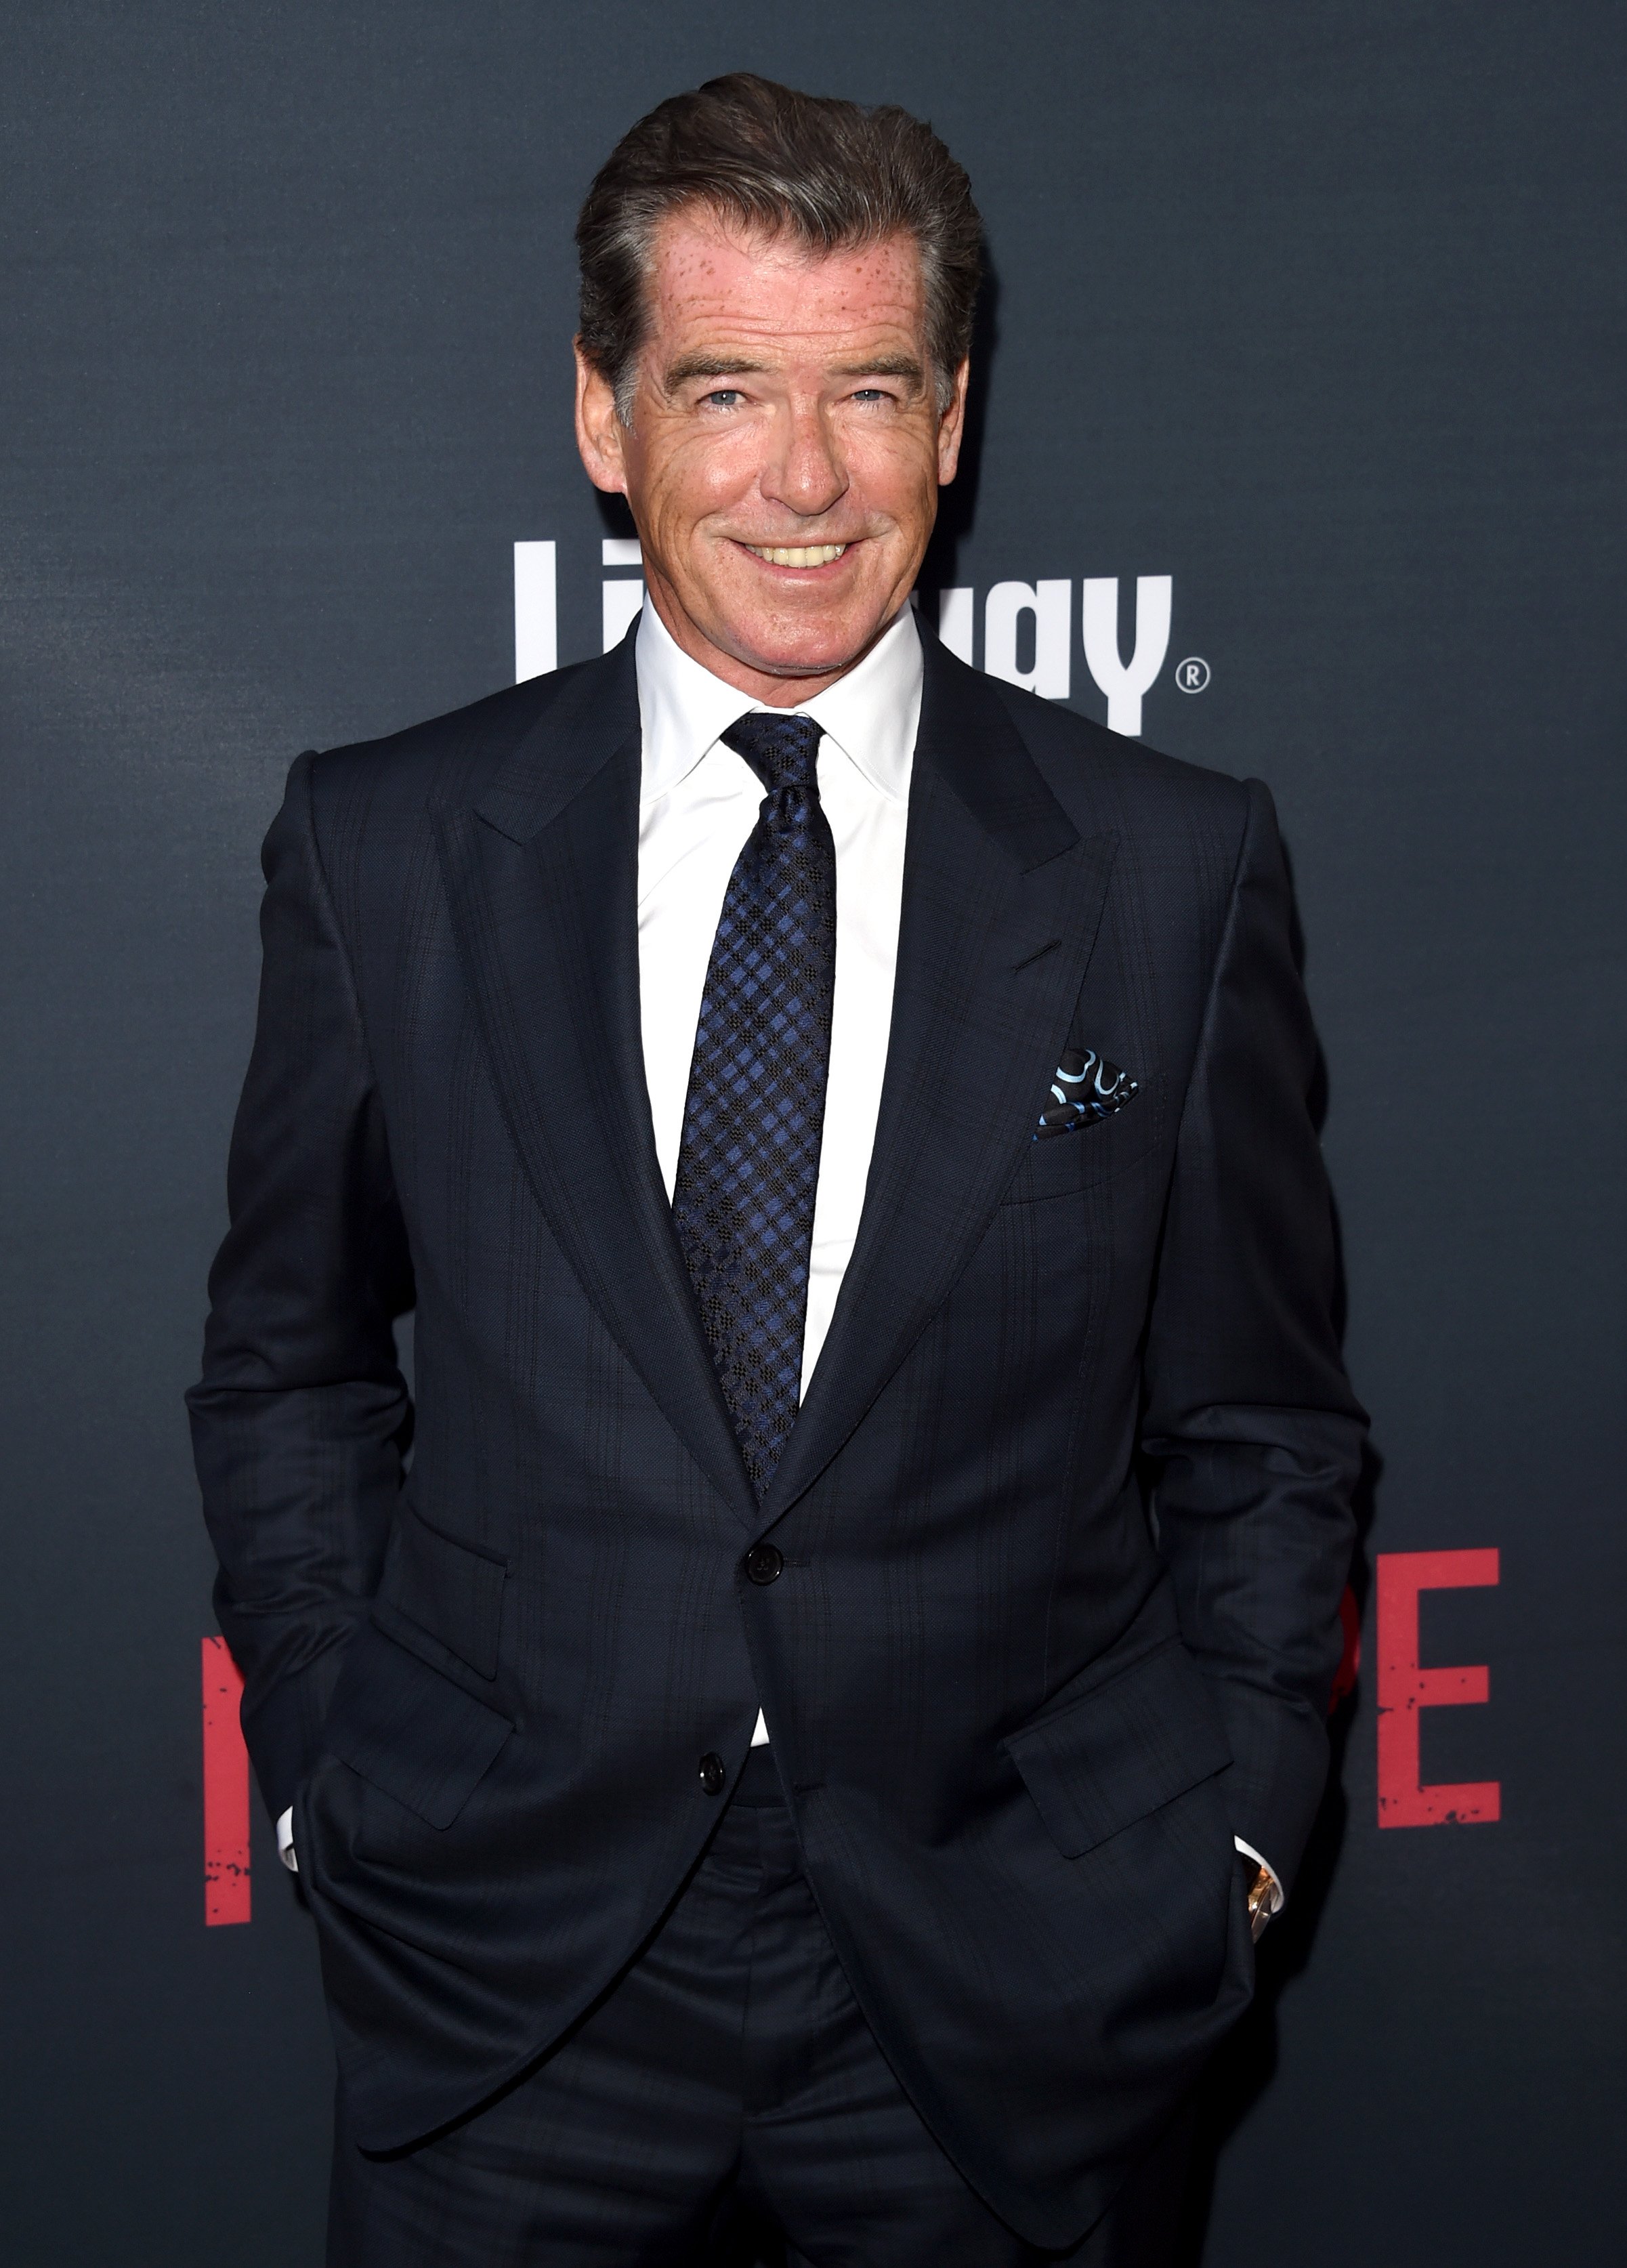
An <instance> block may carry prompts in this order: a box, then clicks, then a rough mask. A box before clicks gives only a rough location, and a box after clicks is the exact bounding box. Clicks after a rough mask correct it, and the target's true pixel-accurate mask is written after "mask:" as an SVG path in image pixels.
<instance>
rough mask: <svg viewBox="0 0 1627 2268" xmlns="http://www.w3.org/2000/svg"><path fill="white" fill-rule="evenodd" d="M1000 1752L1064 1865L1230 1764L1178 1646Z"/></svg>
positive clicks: (1157, 1651)
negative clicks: (1022, 1784) (1015, 1773)
mask: <svg viewBox="0 0 1627 2268" xmlns="http://www.w3.org/2000/svg"><path fill="white" fill-rule="evenodd" d="M1003 1745H1004V1747H1005V1751H1006V1753H1007V1755H1008V1756H1010V1757H1011V1759H1012V1763H1013V1764H1015V1765H1016V1767H1017V1769H1018V1771H1020V1773H1021V1774H1022V1777H1023V1780H1024V1782H1025V1784H1026V1785H1027V1790H1028V1793H1029V1794H1030V1795H1031V1796H1032V1797H1033V1798H1034V1802H1035V1804H1036V1805H1037V1806H1038V1808H1039V1813H1040V1816H1041V1818H1042V1819H1043V1820H1044V1822H1045V1824H1046V1826H1047V1827H1048V1828H1049V1830H1050V1832H1051V1835H1052V1837H1054V1838H1055V1841H1056V1847H1057V1848H1058V1850H1060V1851H1061V1852H1062V1854H1063V1856H1064V1858H1067V1859H1077V1858H1080V1857H1082V1856H1083V1854H1084V1853H1085V1852H1086V1851H1093V1850H1094V1849H1095V1847H1096V1845H1097V1844H1099V1843H1105V1842H1106V1841H1107V1839H1108V1836H1110V1835H1116V1834H1117V1833H1118V1831H1119V1830H1120V1829H1121V1828H1123V1827H1128V1826H1130V1824H1131V1823H1132V1822H1134V1821H1135V1820H1137V1819H1145V1817H1146V1815H1147V1814H1148V1813H1149V1812H1152V1811H1157V1810H1159V1809H1160V1808H1161V1807H1162V1806H1163V1805H1164V1804H1166V1803H1171V1802H1173V1801H1174V1799H1175V1797H1176V1796H1178V1795H1183V1794H1184V1793H1186V1791H1187V1789H1188V1788H1189V1787H1195V1786H1196V1785H1197V1783H1198V1782H1199V1781H1200V1780H1204V1779H1208V1778H1211V1777H1212V1776H1213V1774H1214V1773H1216V1772H1218V1771H1225V1770H1226V1766H1227V1765H1228V1764H1230V1763H1231V1761H1232V1752H1231V1750H1230V1749H1228V1748H1227V1746H1226V1734H1225V1733H1224V1731H1223V1730H1222V1729H1221V1725H1220V1719H1219V1717H1218V1713H1217V1712H1216V1709H1215V1705H1214V1703H1213V1702H1212V1701H1211V1699H1210V1697H1209V1693H1208V1690H1207V1688H1206V1687H1205V1685H1204V1680H1203V1675H1202V1673H1201V1672H1200V1671H1199V1669H1198V1668H1197V1666H1196V1663H1195V1662H1194V1661H1193V1660H1192V1658H1191V1656H1190V1655H1189V1653H1188V1652H1187V1650H1186V1648H1185V1646H1182V1643H1181V1641H1180V1640H1179V1638H1172V1639H1168V1640H1167V1641H1166V1642H1165V1643H1164V1644H1163V1645H1161V1646H1155V1647H1154V1648H1153V1650H1152V1653H1145V1654H1143V1655H1142V1657H1141V1658H1140V1660H1139V1661H1133V1662H1131V1663H1130V1665H1129V1667H1128V1668H1124V1669H1122V1670H1120V1671H1119V1672H1118V1674H1117V1675H1116V1676H1115V1677H1113V1678H1110V1679H1109V1680H1108V1683H1106V1684H1105V1685H1100V1686H1095V1687H1093V1688H1092V1689H1091V1690H1088V1691H1087V1692H1085V1693H1082V1694H1081V1695H1080V1696H1079V1698H1078V1699H1077V1700H1074V1701H1071V1702H1069V1703H1068V1704H1067V1705H1065V1706H1064V1708H1062V1709H1059V1710H1058V1711H1056V1713H1055V1714H1054V1715H1052V1716H1049V1717H1042V1718H1041V1719H1039V1720H1038V1722H1037V1723H1034V1724H1032V1725H1025V1726H1024V1727H1022V1729H1021V1730H1020V1732H1016V1733H1013V1734H1011V1736H1010V1737H1009V1739H1007V1740H1006V1741H1005V1742H1004V1743H1003Z"/></svg>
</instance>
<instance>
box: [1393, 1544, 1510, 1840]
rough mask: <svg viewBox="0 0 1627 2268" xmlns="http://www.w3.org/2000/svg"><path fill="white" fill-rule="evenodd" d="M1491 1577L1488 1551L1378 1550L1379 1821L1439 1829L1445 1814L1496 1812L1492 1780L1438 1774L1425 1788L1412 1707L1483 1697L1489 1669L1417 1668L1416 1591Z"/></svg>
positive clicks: (1470, 1584) (1476, 1816)
mask: <svg viewBox="0 0 1627 2268" xmlns="http://www.w3.org/2000/svg"><path fill="white" fill-rule="evenodd" d="M1497 1580H1498V1555H1497V1553H1496V1552H1495V1551H1494V1550H1492V1551H1380V1554H1379V1569H1378V1609H1379V1610H1378V1656H1379V1824H1380V1827H1440V1826H1443V1825H1445V1824H1446V1823H1447V1822H1448V1821H1452V1820H1456V1821H1461V1822H1465V1823H1467V1822H1469V1821H1475V1820H1477V1821H1490V1820H1493V1819H1497V1818H1498V1817H1500V1815H1501V1813H1502V1808H1503V1786H1502V1782H1501V1781H1500V1780H1495V1779H1482V1780H1439V1781H1437V1782H1435V1783H1434V1784H1433V1785H1432V1786H1428V1787H1425V1786H1423V1785H1421V1783H1420V1780H1419V1778H1418V1772H1419V1749H1418V1721H1419V1716H1420V1712H1422V1711H1424V1710H1425V1709H1452V1708H1456V1707H1459V1706H1461V1705H1462V1704H1464V1703H1466V1702H1477V1701H1486V1700H1489V1699H1490V1698H1491V1671H1490V1670H1489V1669H1488V1668H1486V1667H1485V1665H1484V1664H1483V1663H1476V1664H1475V1665H1474V1666H1473V1667H1472V1668H1455V1669H1424V1668H1420V1667H1419V1665H1418V1594H1419V1593H1420V1592H1422V1591H1455V1590H1465V1589H1476V1588H1479V1587H1481V1586H1483V1585H1484V1586H1490V1585H1491V1584H1494V1583H1496V1581H1497Z"/></svg>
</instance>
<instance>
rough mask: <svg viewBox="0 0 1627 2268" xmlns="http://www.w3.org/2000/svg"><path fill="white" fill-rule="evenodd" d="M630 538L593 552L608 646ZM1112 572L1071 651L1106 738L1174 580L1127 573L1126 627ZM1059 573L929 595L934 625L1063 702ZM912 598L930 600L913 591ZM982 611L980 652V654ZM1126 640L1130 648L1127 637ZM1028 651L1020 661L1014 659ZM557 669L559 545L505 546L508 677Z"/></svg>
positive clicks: (1148, 653)
mask: <svg viewBox="0 0 1627 2268" xmlns="http://www.w3.org/2000/svg"><path fill="white" fill-rule="evenodd" d="M600 565H601V567H602V568H603V569H604V571H605V575H604V582H603V585H602V591H603V600H602V606H603V612H602V629H603V633H604V651H605V652H607V653H608V652H609V651H610V649H611V647H612V646H613V645H618V644H620V643H621V641H622V638H623V637H625V636H626V634H627V628H628V625H629V622H631V621H632V619H633V616H634V615H636V614H637V612H638V609H639V608H640V607H641V606H643V604H644V580H643V578H642V576H641V575H640V574H639V572H638V570H639V568H640V566H641V565H642V561H641V560H640V558H639V553H638V543H637V538H636V537H621V536H607V537H606V538H605V540H604V542H603V544H602V546H601V548H600ZM1119 579H1120V578H1118V577H1117V576H1116V575H1086V576H1085V577H1084V578H1082V579H1081V581H1080V582H1079V585H1078V586H1077V587H1078V590H1079V600H1078V607H1079V650H1080V652H1082V654H1083V658H1084V662H1085V666H1086V670H1087V671H1088V672H1089V674H1090V677H1091V680H1092V681H1093V683H1094V685H1095V686H1096V688H1097V689H1098V691H1100V692H1101V694H1103V695H1104V696H1106V699H1107V703H1108V725H1110V727H1111V728H1112V730H1113V731H1114V732H1115V733H1139V732H1140V730H1141V703H1142V701H1143V699H1144V697H1145V695H1146V694H1147V693H1149V692H1150V691H1151V689H1152V687H1153V685H1154V684H1155V683H1156V682H1157V681H1158V675H1159V672H1160V670H1161V669H1162V668H1163V666H1164V663H1165V660H1166V659H1167V655H1168V652H1169V616H1170V606H1171V600H1172V598H1173V594H1174V578H1172V577H1171V576H1168V575H1137V577H1136V578H1135V584H1134V597H1133V601H1132V603H1131V604H1130V607H1129V608H1126V609H1123V611H1125V612H1128V614H1129V615H1130V620H1129V622H1128V623H1122V622H1121V603H1120V599H1119ZM1075 587H1076V586H1075V585H1074V584H1073V583H1072V582H1071V581H1070V580H1068V579H1066V578H1061V579H1057V580H1048V579H1042V580H1041V581H1038V582H1034V583H997V584H995V585H994V586H993V588H992V589H991V590H990V591H989V592H987V593H985V594H984V597H983V605H982V608H981V609H980V608H979V607H978V603H977V600H978V594H977V593H976V591H975V589H970V588H967V589H961V590H953V591H940V592H939V593H938V630H939V637H941V638H942V639H943V642H944V644H946V646H947V647H948V648H949V650H950V652H952V653H957V654H959V655H960V657H961V660H962V661H965V662H969V663H970V664H971V665H972V666H974V667H978V666H981V667H982V668H983V669H985V670H987V671H988V673H989V674H990V676H991V677H1003V678H1005V681H1007V683H1008V684H1011V685H1022V686H1026V687H1027V689H1028V691H1029V692H1030V693H1037V694H1039V695H1040V696H1041V697H1042V699H1044V700H1047V701H1066V700H1067V699H1068V698H1069V696H1070V695H1071V693H1072V690H1073V682H1074V679H1073V666H1074V655H1075V647H1074V629H1073V624H1074V607H1075V600H1074V591H1075ZM930 603H931V600H930V599H927V598H924V597H923V596H922V594H921V593H917V604H918V605H921V604H928V605H930ZM980 618H981V630H982V638H981V647H982V651H981V652H979V651H978V647H979V643H980V641H979V637H978V631H979V628H980ZM1126 634H1127V637H1128V655H1127V653H1126V646H1125V642H1124V641H1125V636H1126ZM1025 649H1026V651H1027V656H1028V659H1027V664H1026V666H1025V665H1024V664H1023V663H1021V662H1020V660H1019V656H1020V654H1021V653H1023V652H1024V651H1025ZM558 666H559V627H558V546H557V545H556V543H554V542H553V541H548V542H532V543H517V544H516V545H515V546H514V676H515V680H516V681H517V682H518V681H519V680H520V679H522V678H526V677H540V676H541V675H542V674H543V673H544V672H545V671H547V670H550V669H556V668H557V667H558ZM1208 682H1209V665H1208V663H1207V662H1204V661H1202V660H1200V659H1198V658H1197V657H1196V656H1195V655H1194V656H1190V657H1189V659H1187V660H1185V661H1183V662H1181V663H1179V664H1178V665H1177V666H1176V670H1175V683H1176V684H1177V686H1179V688H1180V689H1181V690H1182V692H1183V693H1196V692H1201V691H1202V690H1203V689H1204V686H1206V685H1207V684H1208Z"/></svg>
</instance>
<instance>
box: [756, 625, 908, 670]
mask: <svg viewBox="0 0 1627 2268" xmlns="http://www.w3.org/2000/svg"><path fill="white" fill-rule="evenodd" d="M892 619H893V615H891V614H890V613H878V612H872V610H870V609H868V608H865V609H862V610H860V609H852V610H850V609H846V608H844V609H843V612H842V613H841V615H839V616H836V618H834V619H831V620H828V621H821V620H820V619H818V617H813V618H812V619H810V620H808V621H806V622H795V621H793V622H786V621H785V619H784V616H783V615H781V616H779V617H778V618H777V619H776V620H775V621H773V622H762V621H749V620H740V619H739V618H738V617H737V618H736V620H735V621H733V622H731V623H730V624H729V626H728V627H729V633H730V635H729V643H730V644H731V646H732V648H733V652H735V653H736V654H737V655H738V656H739V658H740V660H742V661H743V662H745V663H746V664H747V666H748V667H749V668H752V669H761V670H762V671H763V672H765V673H766V674H770V675H773V676H777V677H823V676H828V675H829V674H831V673H832V672H834V671H837V670H843V669H845V668H847V666H849V664H850V662H854V661H857V660H858V658H859V656H860V655H861V654H862V653H864V652H865V649H866V648H867V647H868V646H870V645H872V644H873V643H874V641H875V639H876V638H877V637H878V636H879V635H880V632H881V631H882V630H884V629H885V628H886V627H887V624H888V622H891V621H892Z"/></svg>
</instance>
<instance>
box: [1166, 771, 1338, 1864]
mask: <svg viewBox="0 0 1627 2268" xmlns="http://www.w3.org/2000/svg"><path fill="white" fill-rule="evenodd" d="M1247 792H1248V816H1247V821H1246V824H1245V828H1244V831H1243V838H1242V843H1241V847H1240V852H1239V855H1238V861H1237V866H1236V870H1235V873H1234V875H1233V884H1232V895H1231V900H1230V903H1229V905H1228V907H1227V909H1226V920H1225V925H1224V928H1223V931H1222V934H1221V941H1220V946H1219V949H1218V954H1217V955H1216V960H1215V964H1214V969H1213V975H1212V979H1211V988H1210V996H1209V1000H1208V1003H1207V1006H1206V1009H1205V1013H1204V1025H1203V1029H1202V1032H1201V1035H1200V1038H1199V1042H1198V1047H1197V1050H1196V1058H1195V1061H1194V1064H1193V1070H1192V1076H1191V1083H1190V1085H1189V1088H1188V1091H1187V1094H1186V1098H1185V1102H1184V1106H1183V1108H1182V1118H1181V1123H1180V1129H1179V1133H1178V1137H1177V1143H1176V1152H1175V1163H1174V1178H1173V1182H1172V1187H1171V1191H1170V1197H1169V1204H1168V1210H1167V1216H1166V1221H1165V1229H1164V1239H1163V1244H1162V1248H1161V1251H1160V1260H1159V1269H1158V1278H1157V1283H1156V1287H1155V1291H1154V1295H1153V1302H1152V1316H1151V1323H1150V1329H1149V1333H1148V1339H1147V1349H1146V1356H1145V1388H1146V1399H1145V1418H1144V1425H1143V1435H1142V1440H1143V1447H1144V1449H1145V1452H1146V1454H1148V1456H1149V1457H1150V1458H1151V1459H1152V1463H1153V1469H1154V1472H1155V1476H1156V1479H1155V1488H1154V1495H1153V1504H1154V1509H1155V1517H1156V1522H1157V1528H1158V1539H1159V1546H1160V1550H1161V1552H1162V1554H1163V1556H1164V1558H1165V1560H1166V1562H1167V1565H1168V1566H1169V1567H1170V1569H1171V1571H1172V1573H1173V1576H1174V1587H1175V1594H1176V1600H1177V1604H1178V1608H1179V1613H1180V1618H1181V1627H1182V1636H1183V1638H1184V1639H1185V1641H1186V1644H1187V1646H1189V1649H1190V1650H1191V1653H1192V1654H1193V1656H1194V1658H1195V1660H1196V1662H1197V1664H1198V1667H1199V1668H1200V1669H1201V1670H1202V1671H1203V1672H1204V1675H1205V1676H1206V1677H1207V1678H1208V1680H1209V1681H1210V1686H1211V1692H1212V1693H1213V1695H1214V1697H1215V1699H1216V1701H1217V1703H1218V1706H1219V1709H1220V1712H1221V1715H1222V1717H1223V1719H1224V1720H1225V1724H1226V1732H1227V1736H1228V1739H1229V1742H1230V1745H1231V1749H1232V1755H1233V1767H1232V1770H1231V1771H1230V1772H1229V1773H1228V1774H1227V1775H1226V1781H1225V1782H1224V1783H1223V1785H1224V1786H1226V1789H1227V1792H1228V1800H1229V1803H1230V1807H1231V1811H1232V1824H1233V1830H1234V1832H1235V1833H1236V1834H1237V1835H1238V1836H1240V1837H1242V1838H1243V1839H1244V1841H1246V1842H1247V1843H1248V1844H1249V1845H1252V1846H1253V1847H1254V1849H1255V1850H1256V1851H1259V1852H1263V1854H1264V1856H1265V1858H1266V1859H1267V1860H1268V1862H1269V1864H1270V1867H1272V1869H1273V1870H1274V1871H1275V1872H1276V1874H1277V1876H1278V1878H1279V1880H1280V1881H1282V1882H1283V1883H1284V1885H1285V1887H1292V1879H1293V1875H1294V1873H1295V1871H1296V1870H1297V1868H1298V1867H1299V1859H1300V1857H1301V1855H1302V1853H1303V1852H1304V1848H1305V1844H1306V1840H1307V1837H1308V1835H1309V1833H1310V1829H1311V1824H1312V1822H1313V1820H1314V1817H1315V1814H1316V1808H1317V1805H1318V1802H1319V1800H1320V1799H1321V1791H1322V1785H1323V1781H1324V1779H1325V1778H1326V1773H1327V1764H1328V1744H1327V1733H1326V1716H1327V1707H1328V1698H1329V1690H1330V1689H1331V1684H1332V1680H1333V1675H1334V1672H1335V1670H1336V1668H1337V1666H1338V1660H1339V1651H1340V1628H1339V1611H1338V1609H1339V1599H1340V1595H1341V1593H1342V1592H1343V1590H1344V1583H1345V1580H1346V1577H1347V1574H1348V1572H1349V1568H1350V1559H1351V1546H1352V1543H1353V1541H1354V1535H1355V1523H1354V1519H1353V1516H1352V1513H1351V1499H1352V1496H1353V1493H1354V1490H1355V1485H1356V1481H1357V1477H1358V1473H1359V1471H1360V1461H1361V1449H1362V1440H1363V1434H1364V1431H1365V1428H1366V1416H1365V1413H1364V1412H1363V1410H1361V1408H1360V1406H1359V1404H1358V1403H1357V1402H1356V1401H1355V1399H1354V1397H1353V1396H1352V1395H1351V1389H1350V1386H1349V1383H1348V1381H1346V1378H1345V1375H1344V1366H1343V1363H1342V1361H1341V1359H1340V1355H1339V1349H1338V1343H1337V1338H1336V1332H1335V1327H1334V1319H1333V1307H1334V1292H1335V1280H1336V1253H1335V1239H1334V1226H1333V1210H1332V1202H1331V1198H1330V1197H1329V1189H1328V1183H1327V1178H1326V1175H1325V1174H1324V1172H1323V1168H1322V1161H1321V1148H1320V1145H1319V1144H1318V1141H1317V1137H1316V1129H1315V1126H1314V1123H1313V1120H1312V1116H1311V1111H1310V1106H1309V1099H1308V1098H1309V1093H1310V1089H1311V1084H1312V1080H1313V1078H1314V1071H1315V1067H1316V1060H1317V1057H1316V1041H1315V1035H1314V1032H1313V1031H1312V1028H1311V1020H1310V1010H1309V1007H1308V1005H1307V1001H1306V998H1305V991H1304V988H1303V986H1302V985H1301V983H1300V981H1299V974H1298V972H1297V969H1296V968H1295V965H1294V956H1293V951H1292V903H1291V898H1290V892H1289V886H1288V876H1287V871H1286V868H1285V864H1284V859H1283V853H1282V846H1281V843H1280V842H1279V840H1278V836H1277V821H1276V814H1275V812H1274V810H1273V808H1272V805H1271V799H1270V794H1269V793H1268V792H1267V791H1266V789H1265V788H1264V787H1263V786H1262V785H1261V784H1260V783H1259V782H1258V781H1257V780H1254V781H1250V782H1249V783H1248V790H1247Z"/></svg>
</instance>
